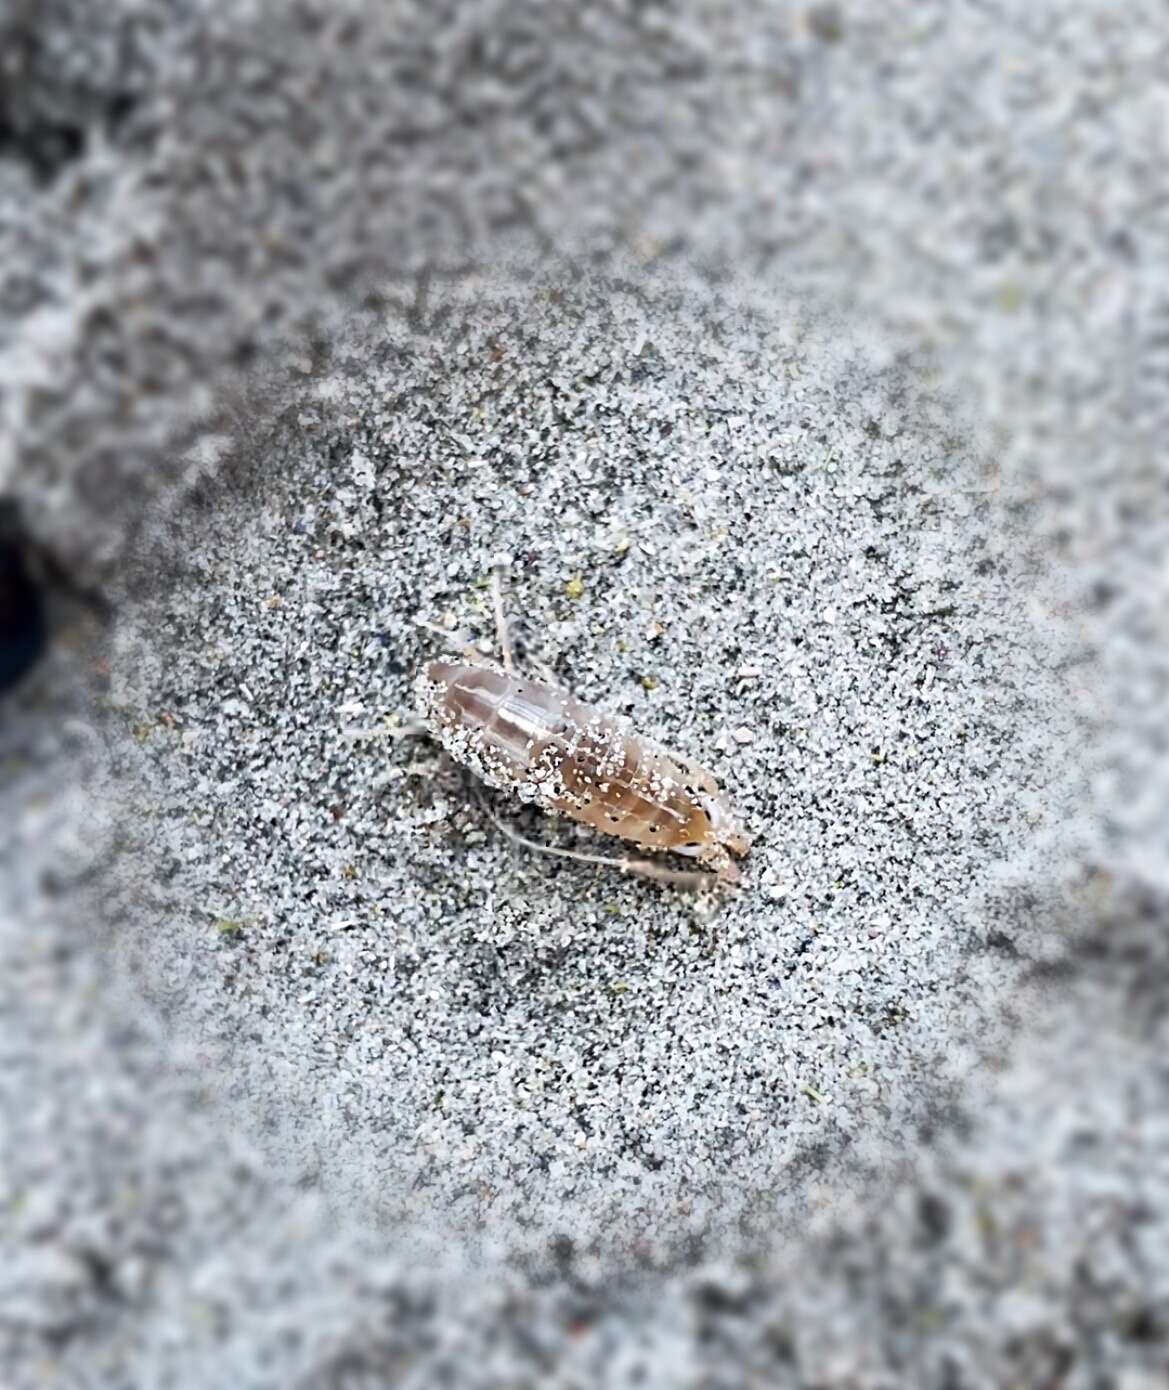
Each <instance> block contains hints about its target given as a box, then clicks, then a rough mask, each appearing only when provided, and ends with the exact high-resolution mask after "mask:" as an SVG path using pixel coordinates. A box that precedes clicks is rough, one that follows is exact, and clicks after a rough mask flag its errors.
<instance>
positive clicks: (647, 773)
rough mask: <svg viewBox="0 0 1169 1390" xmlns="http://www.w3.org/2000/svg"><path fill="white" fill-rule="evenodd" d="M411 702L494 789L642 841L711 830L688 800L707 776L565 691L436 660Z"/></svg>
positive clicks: (678, 842) (707, 786)
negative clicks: (635, 736)
mask: <svg viewBox="0 0 1169 1390" xmlns="http://www.w3.org/2000/svg"><path fill="white" fill-rule="evenodd" d="M419 703H420V705H421V707H422V709H423V711H424V713H425V714H426V715H427V717H428V718H429V719H430V721H431V723H432V724H433V726H434V728H435V731H436V733H437V734H438V736H439V737H440V738H441V740H442V742H443V745H444V747H445V748H446V749H447V751H448V752H449V753H450V754H451V756H452V757H454V758H456V759H457V760H458V761H459V762H461V763H463V764H464V765H466V766H467V767H470V768H471V769H472V770H473V771H474V772H476V773H478V775H479V776H481V777H482V778H483V779H484V781H487V782H489V783H491V784H492V785H493V786H496V787H502V788H506V789H508V790H511V791H514V792H516V793H517V794H518V795H520V796H521V797H523V798H524V799H525V800H532V801H538V802H540V804H541V805H543V806H544V807H545V808H546V809H548V810H553V811H559V812H561V813H562V814H564V815H567V816H571V817H572V818H573V819H574V820H578V821H582V822H584V823H585V824H586V825H591V826H595V827H596V829H598V830H603V831H605V832H606V833H607V834H610V835H619V836H620V837H621V838H622V839H624V840H632V841H635V842H636V843H638V844H641V845H647V846H656V847H659V848H662V849H676V848H678V847H680V846H685V845H699V844H704V843H706V841H707V839H708V838H709V836H710V832H711V827H710V822H709V820H708V818H707V815H706V812H705V811H704V810H703V809H702V807H701V806H700V805H699V804H698V803H697V802H696V800H695V799H694V792H695V791H699V790H701V791H704V792H714V793H717V790H718V789H717V786H716V785H715V784H714V781H713V779H712V778H711V777H710V775H709V774H708V773H704V772H702V771H701V769H698V768H694V767H692V766H690V765H688V764H686V763H684V761H683V760H681V759H674V758H672V757H671V756H670V755H669V754H667V753H665V752H663V751H662V750H661V749H658V748H655V747H653V746H652V745H651V744H647V743H645V742H643V741H642V740H640V739H637V738H634V737H632V736H631V735H629V734H626V733H625V732H624V731H623V730H622V729H621V728H620V727H619V726H618V724H617V723H616V722H615V721H614V720H612V719H609V718H608V717H607V716H605V715H603V714H601V713H600V711H599V710H596V709H594V708H592V706H590V705H586V704H583V703H582V702H581V701H580V700H577V699H575V698H574V697H573V696H571V695H569V694H568V693H567V692H566V691H562V690H558V689H557V688H556V687H555V686H551V685H547V684H545V683H544V682H543V681H534V680H530V679H528V678H527V677H524V676H518V675H514V674H511V673H509V672H507V671H503V670H500V669H499V668H497V667H494V666H487V665H482V666H480V665H472V664H470V663H465V662H453V661H435V662H432V663H431V664H430V665H429V666H428V667H427V668H426V670H425V672H424V674H423V676H422V678H421V680H420V682H419Z"/></svg>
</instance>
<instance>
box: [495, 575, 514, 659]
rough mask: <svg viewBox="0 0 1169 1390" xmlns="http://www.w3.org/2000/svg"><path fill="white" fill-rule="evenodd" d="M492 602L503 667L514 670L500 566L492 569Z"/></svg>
mask: <svg viewBox="0 0 1169 1390" xmlns="http://www.w3.org/2000/svg"><path fill="white" fill-rule="evenodd" d="M491 602H492V604H493V605H494V608H495V636H496V640H497V641H498V642H499V651H500V655H501V656H502V657H503V669H504V670H505V671H514V670H515V658H514V657H513V656H512V650H511V634H510V633H509V632H508V630H507V619H506V617H504V613H503V581H502V579H501V578H500V572H499V567H498V566H496V568H495V569H493V570H492V571H491Z"/></svg>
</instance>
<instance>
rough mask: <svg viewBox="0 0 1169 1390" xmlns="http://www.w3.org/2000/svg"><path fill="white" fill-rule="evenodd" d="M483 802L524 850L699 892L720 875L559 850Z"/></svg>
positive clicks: (645, 860)
mask: <svg viewBox="0 0 1169 1390" xmlns="http://www.w3.org/2000/svg"><path fill="white" fill-rule="evenodd" d="M480 804H481V805H482V806H483V807H484V809H485V810H486V812H487V814H488V815H489V816H490V817H491V819H492V820H493V821H494V822H495V825H496V827H497V828H498V829H499V830H502V831H503V833H504V834H505V835H506V836H507V838H508V839H509V840H511V841H513V842H514V843H515V844H517V845H523V847H524V848H525V849H532V850H535V851H536V852H537V853H539V854H554V855H556V856H557V858H560V859H575V860H577V861H578V862H579V863H582V864H605V865H607V866H608V867H609V868H612V869H619V870H620V871H621V872H622V873H626V874H637V875H638V876H639V877H641V878H649V879H653V880H654V882H656V883H669V884H672V885H673V886H674V887H675V888H682V889H685V890H687V891H690V892H696V893H699V892H706V891H707V890H709V889H710V888H712V887H714V886H715V885H716V884H717V883H718V881H719V880H718V875H717V874H712V873H707V872H706V871H705V870H704V869H671V868H669V867H668V866H667V865H665V864H658V863H656V862H655V861H654V860H652V859H629V858H625V857H624V856H622V857H621V858H616V857H614V856H611V855H606V854H586V853H584V852H583V851H582V850H576V849H560V848H558V847H557V846H555V845H542V844H539V843H538V842H537V841H536V840H529V839H526V838H525V837H524V836H523V835H521V834H520V833H519V832H518V831H516V830H513V829H512V828H511V826H510V825H505V824H504V822H503V821H502V820H500V818H499V817H498V816H497V815H496V814H495V812H494V811H493V810H492V809H491V807H490V806H488V805H487V804H486V802H484V801H483V799H482V797H480Z"/></svg>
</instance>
